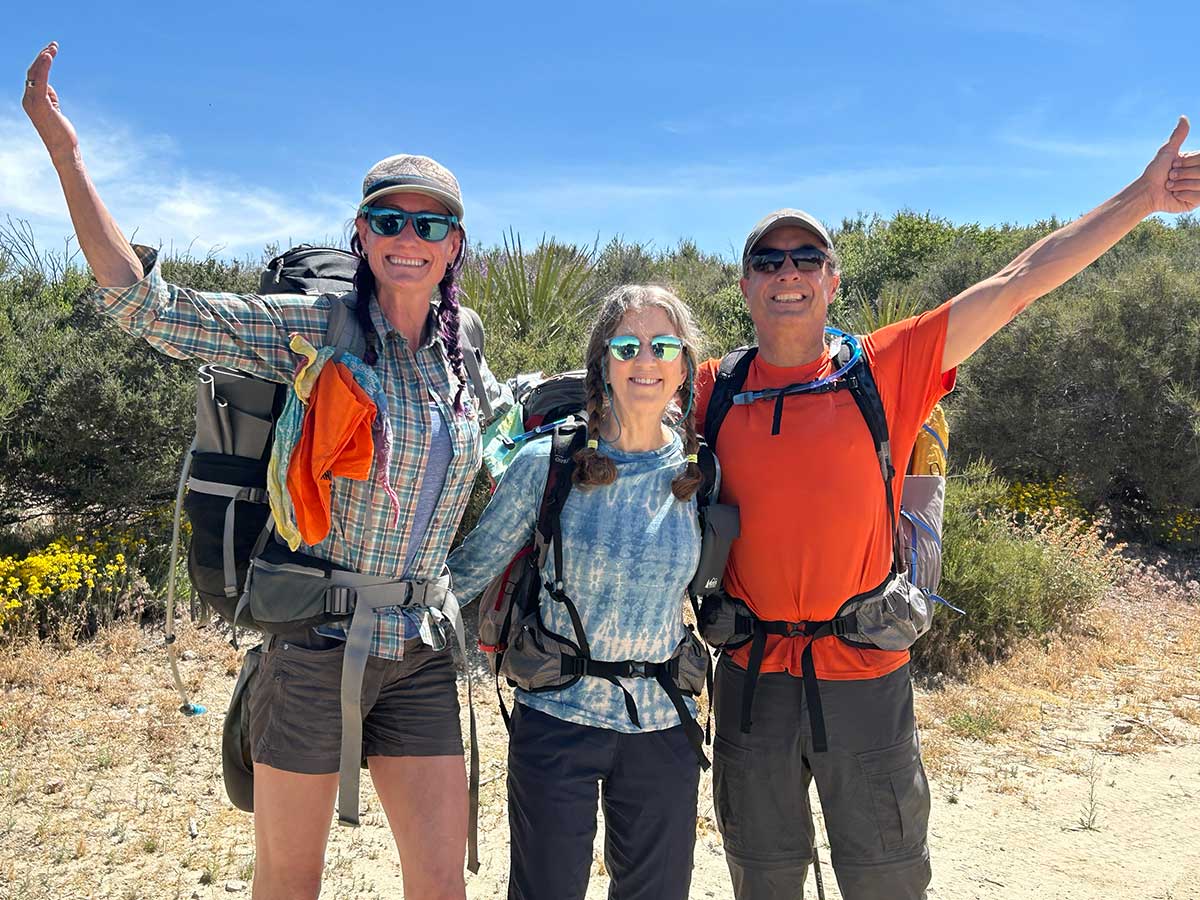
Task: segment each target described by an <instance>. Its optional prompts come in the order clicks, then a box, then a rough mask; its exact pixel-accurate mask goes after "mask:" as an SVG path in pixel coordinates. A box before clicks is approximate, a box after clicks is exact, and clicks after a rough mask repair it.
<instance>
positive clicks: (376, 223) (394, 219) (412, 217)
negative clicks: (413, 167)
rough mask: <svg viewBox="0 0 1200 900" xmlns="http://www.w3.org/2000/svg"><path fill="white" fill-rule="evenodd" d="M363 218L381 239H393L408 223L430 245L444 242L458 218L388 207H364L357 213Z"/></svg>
mask: <svg viewBox="0 0 1200 900" xmlns="http://www.w3.org/2000/svg"><path fill="white" fill-rule="evenodd" d="M358 213H359V215H361V216H365V217H366V220H367V224H368V225H370V226H371V230H372V231H373V232H375V233H376V234H378V235H382V236H383V237H395V236H396V235H398V234H399V233H400V232H402V231H403V230H404V226H405V225H407V224H408V223H409V222H410V221H411V222H412V223H413V231H415V232H416V233H417V237H419V238H420V239H421V240H423V241H429V242H431V243H434V242H437V241H440V240H444V239H445V237H446V235H448V234H449V233H450V228H451V227H452V226H455V225H457V224H458V216H444V215H442V214H441V213H432V212H415V213H414V212H406V211H405V210H403V209H393V208H392V207H390V206H364V207H362V208H361V209H359V211H358Z"/></svg>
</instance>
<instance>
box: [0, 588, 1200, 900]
mask: <svg viewBox="0 0 1200 900" xmlns="http://www.w3.org/2000/svg"><path fill="white" fill-rule="evenodd" d="M1108 614H1109V618H1108V620H1107V622H1108V624H1107V625H1105V623H1104V621H1101V622H1100V624H1099V625H1098V626H1097V628H1096V630H1095V631H1094V634H1093V637H1091V638H1089V639H1087V640H1081V639H1079V638H1077V637H1076V638H1073V639H1072V641H1070V642H1064V643H1063V645H1062V646H1060V647H1058V648H1051V649H1050V651H1049V652H1047V651H1045V650H1043V649H1040V648H1035V649H1030V650H1028V651H1027V652H1024V653H1022V654H1018V656H1017V657H1015V658H1014V659H1012V660H1010V661H1009V662H1007V663H1005V664H1003V665H1001V666H996V667H988V668H986V669H984V670H982V671H981V672H979V673H978V674H977V676H976V677H974V678H972V680H971V681H970V682H969V683H967V684H962V683H953V684H950V685H947V686H946V687H945V688H942V689H939V690H923V691H919V692H918V695H917V715H918V719H919V721H920V723H921V728H922V736H923V742H924V747H925V758H926V763H927V766H928V768H929V770H930V773H931V778H930V780H931V784H932V788H933V814H932V820H931V833H930V844H931V852H932V855H933V871H934V879H933V884H932V886H931V888H930V897H931V898H934V900H963V898H977V897H979V898H982V897H987V898H1014V900H1017V898H1039V900H1041V898H1063V900H1085V898H1096V900H1100V898H1104V900H1133V898H1138V900H1143V898H1154V900H1168V898H1169V900H1183V898H1196V900H1200V875H1198V874H1197V873H1200V843H1198V842H1197V841H1196V840H1195V834H1196V831H1197V826H1200V678H1198V677H1197V668H1196V660H1197V656H1198V651H1200V637H1198V635H1200V606H1197V605H1196V604H1195V603H1186V602H1181V601H1162V602H1159V601H1157V600H1156V601H1155V602H1154V603H1153V605H1149V604H1147V605H1145V607H1144V608H1141V607H1134V606H1125V607H1120V608H1112V609H1109V611H1108ZM1164 623H1166V624H1164ZM1131 631H1132V633H1133V634H1134V635H1137V637H1131V636H1130V635H1131ZM180 647H181V650H182V651H183V652H184V655H185V661H184V664H183V665H184V670H185V678H187V680H188V681H189V683H190V684H191V685H192V687H193V689H194V690H195V691H196V692H197V696H198V697H199V699H201V700H202V701H203V702H205V703H206V704H207V705H208V706H209V708H210V709H212V710H214V712H213V713H212V714H210V715H206V716H202V717H199V718H196V719H183V718H182V717H181V716H179V715H178V713H177V712H176V711H175V706H176V705H177V704H178V700H177V698H176V697H175V696H174V694H173V692H172V691H171V690H170V687H169V684H170V682H169V678H168V675H167V671H166V666H165V665H164V660H163V655H162V651H161V635H158V636H155V635H152V634H150V633H146V632H141V631H139V630H138V629H136V628H134V627H132V626H125V627H123V628H120V629H114V631H113V632H111V633H109V634H107V635H105V636H103V637H102V639H101V640H98V641H96V642H94V643H93V644H89V645H82V646H80V647H78V648H76V649H74V650H72V651H70V652H66V653H64V652H62V651H59V650H55V649H53V648H49V647H37V646H36V645H35V646H29V647H10V648H8V649H7V650H3V651H0V898H4V900H7V898H13V900H17V898H19V900H49V898H54V900H58V898H74V897H87V898H92V897H96V898H113V900H118V898H119V900H142V898H146V900H150V898H155V900H157V898H182V900H192V898H196V900H216V898H230V897H234V898H236V897H237V896H242V897H249V888H248V885H247V884H246V882H247V881H248V880H249V878H250V877H251V874H252V872H253V832H252V824H251V819H250V817H249V816H247V815H246V814H244V813H241V812H239V811H237V810H235V809H233V808H232V806H231V805H230V804H229V802H228V800H227V799H226V798H225V796H224V791H223V787H222V784H221V777H220V757H219V752H218V745H219V740H220V731H221V722H222V717H221V714H220V711H221V710H223V709H224V707H225V705H226V703H227V702H228V697H229V694H230V692H231V690H232V687H233V682H234V676H235V675H236V672H237V658H236V655H235V654H233V652H232V651H230V650H228V649H227V648H223V647H222V645H221V643H220V641H219V639H217V638H216V637H215V636H214V635H213V634H211V633H208V632H202V631H197V630H195V629H191V628H188V629H186V630H184V631H183V632H181V635H180ZM476 687H477V690H476V694H475V696H476V698H477V705H476V710H477V713H478V715H479V724H480V738H481V746H482V748H483V752H482V770H483V780H484V785H483V790H482V801H483V802H482V809H481V816H480V824H481V830H482V834H481V845H482V854H481V855H482V864H483V865H482V869H481V871H480V872H479V873H478V874H477V875H473V876H469V878H468V891H467V892H468V896H469V897H471V898H492V897H498V896H503V894H504V886H505V883H506V873H507V868H508V847H507V822H506V819H505V798H504V792H505V788H504V768H503V759H504V748H505V734H504V729H503V725H502V723H501V721H500V716H499V714H498V712H497V710H496V707H495V701H494V695H493V694H492V693H491V691H490V687H491V685H490V683H485V682H482V681H481V682H477V683H476ZM464 693H465V692H464ZM464 699H465V697H464ZM363 788H364V791H363V796H364V801H365V811H364V815H363V827H361V828H358V829H344V828H339V827H336V826H335V827H334V829H333V833H332V836H331V840H330V844H329V849H328V853H327V858H326V877H325V889H324V891H323V893H322V897H327V898H373V897H388V898H398V897H402V896H403V893H402V889H401V879H400V872H399V866H398V864H397V861H396V851H395V847H394V845H393V843H392V838H391V834H390V832H389V830H388V828H387V823H386V821H385V819H384V816H383V813H382V810H381V809H380V807H379V804H378V801H377V800H376V798H375V795H374V792H373V790H372V789H371V786H370V780H369V778H365V779H364V784H363ZM1085 823H1086V824H1090V826H1091V827H1084V824H1085ZM819 833H823V832H819ZM602 840H603V832H602V830H601V832H600V834H599V835H598V837H597V845H596V851H597V852H596V855H595V862H594V864H593V877H592V880H591V885H590V889H589V891H588V895H587V896H588V898H589V900H600V898H603V897H605V896H606V893H607V887H608V885H607V878H606V876H605V874H604V871H603V866H602V864H601V863H600V859H601V858H602V852H601V850H600V848H601V847H602ZM822 859H823V860H824V871H825V880H826V894H827V896H828V897H829V898H830V900H833V898H835V897H839V896H840V894H839V893H838V891H837V886H836V881H835V879H834V877H833V873H832V870H831V869H830V867H829V853H828V848H827V847H823V848H822ZM690 896H691V897H692V898H695V900H705V898H718V900H723V898H729V897H730V896H731V891H730V887H729V877H728V873H727V871H726V868H725V861H724V856H723V852H722V849H721V843H720V836H719V835H718V833H717V831H716V827H715V823H714V822H713V819H712V800H711V779H710V778H709V777H708V776H705V778H703V779H702V781H701V793H700V820H699V823H698V831H697V843H696V853H695V870H694V876H693V880H692V888H691V894H690ZM804 896H805V897H807V898H811V897H815V896H816V892H815V890H814V887H813V884H812V882H811V879H810V883H809V885H808V886H807V888H806V891H805V894H804Z"/></svg>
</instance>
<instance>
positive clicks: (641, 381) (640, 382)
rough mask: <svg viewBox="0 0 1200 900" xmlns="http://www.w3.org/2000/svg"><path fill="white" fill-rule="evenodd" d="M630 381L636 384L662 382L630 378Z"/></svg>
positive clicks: (653, 379)
mask: <svg viewBox="0 0 1200 900" xmlns="http://www.w3.org/2000/svg"><path fill="white" fill-rule="evenodd" d="M629 380H630V381H632V382H633V383H634V384H659V383H660V382H661V381H662V379H661V378H630V379H629Z"/></svg>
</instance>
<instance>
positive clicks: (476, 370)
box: [458, 306, 493, 422]
mask: <svg viewBox="0 0 1200 900" xmlns="http://www.w3.org/2000/svg"><path fill="white" fill-rule="evenodd" d="M458 344H459V347H460V348H461V349H462V355H463V367H464V368H465V369H466V370H467V379H468V380H469V381H470V382H471V393H472V394H474V395H475V402H476V404H478V406H479V413H480V415H481V416H482V418H483V421H485V422H486V421H488V420H489V419H491V418H492V412H493V410H492V403H491V399H490V398H489V397H488V391H487V385H486V384H485V383H484V380H483V372H482V371H481V370H480V364H481V363H482V362H483V320H482V319H480V318H479V313H477V312H475V310H473V309H471V308H470V307H466V306H460V307H459V308H458Z"/></svg>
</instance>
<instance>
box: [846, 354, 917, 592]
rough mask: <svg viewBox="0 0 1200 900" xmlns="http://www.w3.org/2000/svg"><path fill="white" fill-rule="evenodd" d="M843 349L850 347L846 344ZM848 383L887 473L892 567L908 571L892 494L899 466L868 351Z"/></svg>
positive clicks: (882, 474)
mask: <svg viewBox="0 0 1200 900" xmlns="http://www.w3.org/2000/svg"><path fill="white" fill-rule="evenodd" d="M842 352H843V353H848V352H849V348H846V347H843V349H842ZM846 386H847V387H848V388H849V390H850V396H852V397H853V398H854V402H855V404H856V405H857V406H858V410H859V412H861V413H862V417H863V419H864V420H865V421H866V423H867V428H868V430H870V432H871V440H872V442H873V443H874V444H875V456H876V458H878V460H879V473H880V475H881V476H882V477H883V488H884V492H885V493H886V494H887V509H888V520H889V524H890V525H891V534H892V570H893V571H895V572H902V571H904V563H903V554H902V551H901V549H900V531H899V525H898V522H897V519H896V500H895V497H893V496H892V480H893V479H894V478H895V475H896V469H895V467H894V466H893V465H892V445H891V439H890V437H889V435H888V424H887V415H886V414H885V412H884V409H883V400H882V399H881V398H880V396H879V387H878V386H877V385H876V384H875V376H874V375H873V374H871V364H870V362H868V360H867V354H866V353H863V355H862V356H861V357H860V358H859V361H858V363H857V364H856V365H855V366H854V368H852V369H851V370H850V372H849V373H848V374H847V375H846Z"/></svg>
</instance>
